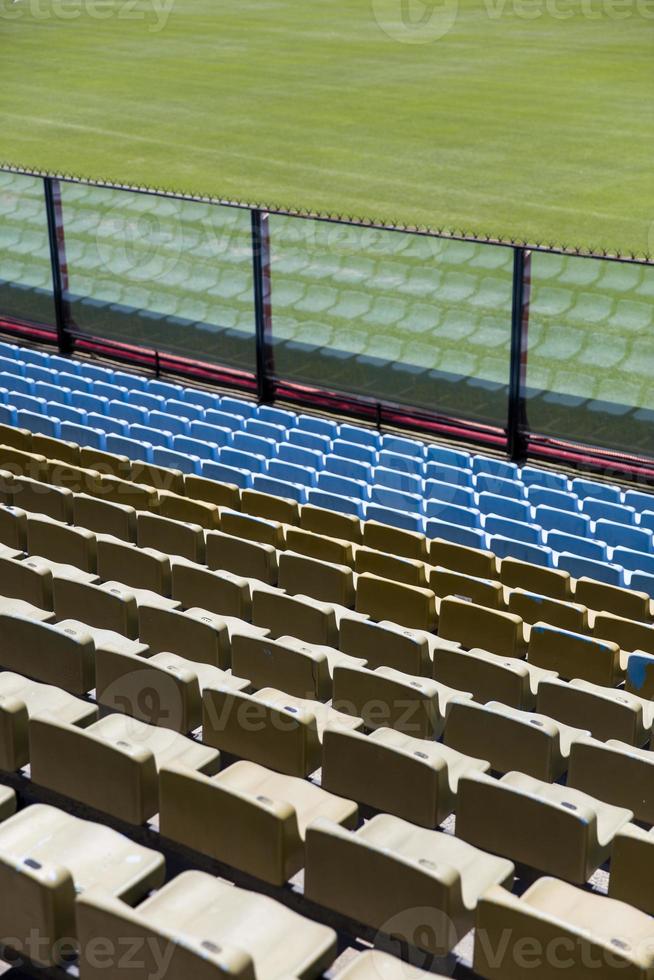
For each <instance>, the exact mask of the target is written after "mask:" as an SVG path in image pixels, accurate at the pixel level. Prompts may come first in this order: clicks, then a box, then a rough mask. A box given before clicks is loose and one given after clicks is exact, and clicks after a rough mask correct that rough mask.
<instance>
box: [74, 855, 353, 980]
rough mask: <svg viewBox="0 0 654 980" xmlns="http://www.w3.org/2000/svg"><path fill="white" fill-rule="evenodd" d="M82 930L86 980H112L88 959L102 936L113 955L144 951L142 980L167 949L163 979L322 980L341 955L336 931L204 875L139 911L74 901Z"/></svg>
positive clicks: (110, 901) (177, 882)
mask: <svg viewBox="0 0 654 980" xmlns="http://www.w3.org/2000/svg"><path fill="white" fill-rule="evenodd" d="M77 925H78V934H79V937H80V944H81V946H82V954H81V957H80V976H81V980H103V978H104V980H107V974H106V970H104V969H103V968H102V965H100V966H98V963H100V964H102V959H99V958H98V957H97V956H95V957H93V956H88V957H87V956H85V955H84V949H85V947H87V946H88V947H90V948H93V943H94V941H96V940H97V937H98V936H102V937H105V938H106V939H107V942H108V943H109V944H111V948H112V949H120V948H122V947H121V944H122V946H124V945H125V944H129V945H130V948H137V949H141V950H142V951H143V952H142V954H141V957H142V958H141V962H142V964H143V976H144V977H150V978H152V977H155V976H157V971H158V970H159V971H161V952H160V951H161V949H162V948H164V949H166V951H167V954H168V955H167V967H166V980H189V978H190V977H193V980H215V978H217V977H219V978H221V980H222V978H225V980H226V978H230V980H289V978H290V977H306V978H311V977H318V976H320V975H321V974H322V973H323V971H324V970H325V969H326V967H327V966H328V965H329V964H330V963H331V962H332V960H333V959H334V957H335V956H336V949H337V941H336V939H337V937H336V933H335V932H334V931H333V929H330V928H328V927H327V926H323V925H320V924H319V923H317V922H313V921H311V920H310V919H305V918H303V917H302V916H301V915H298V913H297V912H293V911H292V910H291V909H289V908H286V907H285V906H284V905H282V904H281V903H279V902H276V901H274V899H272V898H268V897H267V896H265V895H257V894H256V893H254V892H251V891H246V890H245V889H242V888H236V887H234V886H233V885H231V884H229V883H228V882H226V881H222V880H221V879H220V878H213V877H211V875H208V874H205V873H204V872H202V871H185V872H183V873H182V874H180V875H177V877H176V878H174V879H173V880H172V881H169V882H168V883H167V884H166V885H165V886H164V887H163V888H161V889H160V891H158V892H155V894H154V895H152V896H150V897H149V898H147V899H146V900H145V901H144V902H143V903H142V904H141V905H139V906H137V907H136V908H131V907H130V906H129V905H128V904H127V903H126V902H121V901H118V900H116V899H115V898H113V897H111V896H109V895H107V894H106V893H104V892H103V891H101V890H100V889H95V890H92V891H91V890H89V891H87V892H85V893H84V894H83V895H81V896H80V897H79V898H78V899H77ZM153 950H154V951H156V952H157V953H158V954H159V955H158V956H155V955H154V952H153Z"/></svg>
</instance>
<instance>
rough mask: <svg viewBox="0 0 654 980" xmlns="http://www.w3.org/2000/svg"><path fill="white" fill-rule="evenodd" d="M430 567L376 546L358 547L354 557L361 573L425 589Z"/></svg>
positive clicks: (427, 583)
mask: <svg viewBox="0 0 654 980" xmlns="http://www.w3.org/2000/svg"><path fill="white" fill-rule="evenodd" d="M287 538H288V535H287ZM428 568H429V566H428V565H427V564H426V563H425V562H424V561H420V560H419V559H417V558H403V557H402V556H401V555H389V554H386V552H384V551H375V549H374V548H364V547H358V548H357V549H356V554H355V557H354V570H355V572H357V573H358V574H359V575H361V574H363V573H364V572H370V573H371V574H372V575H377V576H378V577H379V578H386V579H391V581H393V582H403V583H404V585H415V586H418V587H419V588H421V589H425V588H427V586H428V585H429V582H428V579H427V571H428ZM430 588H433V586H430ZM434 591H435V590H434Z"/></svg>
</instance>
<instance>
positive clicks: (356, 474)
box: [325, 455, 374, 483]
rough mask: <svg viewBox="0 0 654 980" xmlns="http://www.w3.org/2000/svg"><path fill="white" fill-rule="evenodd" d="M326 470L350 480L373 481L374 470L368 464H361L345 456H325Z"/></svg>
mask: <svg viewBox="0 0 654 980" xmlns="http://www.w3.org/2000/svg"><path fill="white" fill-rule="evenodd" d="M325 470H326V471H327V472H329V473H338V474H339V475H340V476H346V477H348V479H350V480H363V481H364V483H369V482H370V481H371V479H372V474H373V472H374V471H373V468H372V466H370V465H369V464H368V463H361V462H359V461H358V460H356V459H348V458H347V457H345V456H331V455H330V456H325Z"/></svg>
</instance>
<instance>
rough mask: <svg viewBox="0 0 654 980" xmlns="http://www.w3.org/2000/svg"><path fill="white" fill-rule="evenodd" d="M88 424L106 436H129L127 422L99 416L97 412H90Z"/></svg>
mask: <svg viewBox="0 0 654 980" xmlns="http://www.w3.org/2000/svg"><path fill="white" fill-rule="evenodd" d="M71 421H72V420H71ZM86 422H87V425H90V426H92V427H93V428H94V429H100V431H101V432H104V433H105V434H106V435H114V436H126V435H129V425H128V424H127V422H123V420H122V419H110V418H109V416H108V415H98V414H97V412H89V414H88V415H87V416H86Z"/></svg>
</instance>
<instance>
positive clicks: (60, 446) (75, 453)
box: [31, 432, 80, 466]
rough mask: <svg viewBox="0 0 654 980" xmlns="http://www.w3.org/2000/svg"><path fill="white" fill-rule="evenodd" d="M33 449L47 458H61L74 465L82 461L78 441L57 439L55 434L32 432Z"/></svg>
mask: <svg viewBox="0 0 654 980" xmlns="http://www.w3.org/2000/svg"><path fill="white" fill-rule="evenodd" d="M31 451H32V452H33V453H40V455H41V456H45V458H46V459H60V460H62V461H63V462H64V463H71V464H72V465H73V466H77V465H78V464H79V461H80V447H79V446H78V445H77V443H75V442H68V441H67V440H64V439H55V438H54V436H44V435H42V434H41V433H40V432H33V433H32V446H31Z"/></svg>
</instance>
